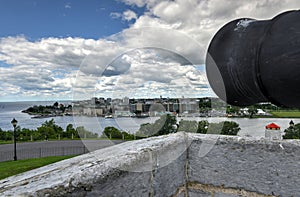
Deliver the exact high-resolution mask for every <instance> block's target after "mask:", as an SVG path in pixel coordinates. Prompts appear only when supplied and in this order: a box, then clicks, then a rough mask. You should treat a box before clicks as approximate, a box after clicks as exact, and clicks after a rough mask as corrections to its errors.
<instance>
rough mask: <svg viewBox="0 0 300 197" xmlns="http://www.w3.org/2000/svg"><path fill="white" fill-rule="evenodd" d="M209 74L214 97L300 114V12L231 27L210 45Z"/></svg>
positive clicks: (208, 56) (221, 32)
mask: <svg viewBox="0 0 300 197" xmlns="http://www.w3.org/2000/svg"><path fill="white" fill-rule="evenodd" d="M206 72H207V77H208V80H209V83H210V85H211V87H212V89H213V90H214V92H215V93H216V94H217V95H218V96H219V97H220V98H221V99H223V100H224V101H226V102H227V103H229V104H231V105H236V106H247V105H253V104H256V103H259V102H272V103H274V104H276V105H279V106H287V107H296V108H300V11H289V12H285V13H282V14H280V15H278V16H276V17H274V18H273V19H271V20H262V21H259V20H254V19H249V18H243V19H237V20H234V21H232V22H230V23H228V24H226V25H225V26H224V27H222V28H221V29H220V30H219V31H218V32H217V34H216V35H215V36H214V38H213V39H212V41H211V43H210V46H209V49H208V53H207V57H206Z"/></svg>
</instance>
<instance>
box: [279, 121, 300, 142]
mask: <svg viewBox="0 0 300 197" xmlns="http://www.w3.org/2000/svg"><path fill="white" fill-rule="evenodd" d="M284 133H285V134H284V135H283V139H300V123H298V124H295V125H294V126H290V127H289V128H287V129H285V130H284Z"/></svg>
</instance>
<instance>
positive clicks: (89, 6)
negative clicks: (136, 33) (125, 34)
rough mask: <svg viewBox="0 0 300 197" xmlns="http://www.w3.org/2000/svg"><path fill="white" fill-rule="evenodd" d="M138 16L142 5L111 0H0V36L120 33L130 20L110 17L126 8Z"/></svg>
mask: <svg viewBox="0 0 300 197" xmlns="http://www.w3.org/2000/svg"><path fill="white" fill-rule="evenodd" d="M129 8H130V9H131V10H133V11H134V12H135V13H136V14H137V15H138V14H141V13H143V8H138V7H137V6H128V5H125V4H124V3H121V2H118V1H113V0H70V1H65V0H25V1H24V0H10V1H0V13H1V14H0V16H1V17H0V26H1V31H0V37H6V36H17V35H24V36H25V37H26V38H28V39H30V40H36V39H40V38H44V37H68V36H71V37H82V38H93V39H98V38H102V37H105V36H109V35H112V34H115V33H117V32H120V31H121V30H122V29H124V28H128V25H129V24H130V23H132V21H131V22H130V21H129V22H128V21H122V20H117V19H114V18H112V17H111V13H114V12H116V13H122V12H124V11H125V10H126V9H129Z"/></svg>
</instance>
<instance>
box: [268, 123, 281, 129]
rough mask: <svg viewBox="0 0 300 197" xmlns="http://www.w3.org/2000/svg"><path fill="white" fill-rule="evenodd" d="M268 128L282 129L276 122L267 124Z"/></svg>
mask: <svg viewBox="0 0 300 197" xmlns="http://www.w3.org/2000/svg"><path fill="white" fill-rule="evenodd" d="M266 129H280V126H278V125H277V124H275V123H271V124H268V125H267V126H266Z"/></svg>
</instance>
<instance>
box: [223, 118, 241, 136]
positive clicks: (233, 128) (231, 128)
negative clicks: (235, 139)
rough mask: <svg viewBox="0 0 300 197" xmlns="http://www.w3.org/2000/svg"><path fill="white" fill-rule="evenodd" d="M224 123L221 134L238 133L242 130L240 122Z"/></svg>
mask: <svg viewBox="0 0 300 197" xmlns="http://www.w3.org/2000/svg"><path fill="white" fill-rule="evenodd" d="M221 124H223V127H222V130H221V135H237V133H238V132H239V131H240V130H241V128H240V127H239V124H238V123H236V122H233V121H225V122H222V123H221Z"/></svg>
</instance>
